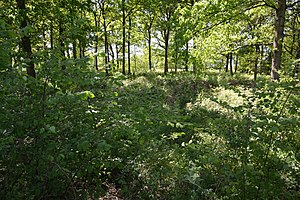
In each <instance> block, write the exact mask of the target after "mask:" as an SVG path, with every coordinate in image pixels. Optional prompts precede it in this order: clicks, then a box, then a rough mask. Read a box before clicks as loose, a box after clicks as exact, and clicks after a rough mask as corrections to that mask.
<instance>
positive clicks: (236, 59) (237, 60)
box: [234, 54, 239, 73]
mask: <svg viewBox="0 0 300 200" xmlns="http://www.w3.org/2000/svg"><path fill="white" fill-rule="evenodd" d="M238 63H239V55H238V54H236V56H235V67H234V73H236V72H237V68H238Z"/></svg>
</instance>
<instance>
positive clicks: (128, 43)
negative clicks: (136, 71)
mask: <svg viewBox="0 0 300 200" xmlns="http://www.w3.org/2000/svg"><path fill="white" fill-rule="evenodd" d="M128 20H129V27H128V41H127V48H128V52H127V56H128V60H127V62H128V74H131V69H130V39H131V38H130V37H131V35H130V31H131V18H130V15H129V18H128Z"/></svg>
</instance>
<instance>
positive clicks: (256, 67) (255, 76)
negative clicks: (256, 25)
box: [254, 44, 259, 81]
mask: <svg viewBox="0 0 300 200" xmlns="http://www.w3.org/2000/svg"><path fill="white" fill-rule="evenodd" d="M255 51H256V58H255V63H254V81H256V80H257V72H258V57H259V55H258V54H259V45H258V44H256V45H255Z"/></svg>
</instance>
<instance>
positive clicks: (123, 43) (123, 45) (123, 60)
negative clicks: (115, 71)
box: [122, 0, 126, 74]
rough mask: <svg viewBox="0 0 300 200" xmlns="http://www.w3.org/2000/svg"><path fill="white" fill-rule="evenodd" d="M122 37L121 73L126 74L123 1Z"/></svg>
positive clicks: (123, 0) (123, 10) (123, 3)
mask: <svg viewBox="0 0 300 200" xmlns="http://www.w3.org/2000/svg"><path fill="white" fill-rule="evenodd" d="M122 18H123V21H122V28H123V29H122V31H123V32H122V35H123V40H122V56H123V57H122V73H123V74H126V71H125V53H126V52H125V46H126V30H125V26H126V21H125V20H126V16H125V0H122Z"/></svg>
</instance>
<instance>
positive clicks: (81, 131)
mask: <svg viewBox="0 0 300 200" xmlns="http://www.w3.org/2000/svg"><path fill="white" fill-rule="evenodd" d="M68 73H69V74H68V75H67V77H64V78H63V80H64V81H65V83H63V82H60V80H61V79H62V77H57V76H54V74H48V75H46V76H45V78H44V79H40V80H35V79H31V78H29V77H26V76H22V75H19V74H16V73H14V72H5V73H1V82H0V85H1V88H3V89H2V90H1V93H0V94H1V99H0V102H1V108H0V109H1V112H0V119H1V120H0V121H1V122H0V123H1V124H0V125H1V126H0V133H1V138H0V150H1V152H2V153H1V156H0V158H1V162H0V183H1V184H0V189H1V190H0V191H1V192H0V196H1V199H88V198H89V199H97V198H99V196H101V195H104V194H105V193H106V192H107V190H108V188H107V185H109V184H113V185H115V187H116V188H118V189H120V194H119V195H120V196H121V197H122V198H123V199H298V198H300V193H299V191H300V188H299V186H300V183H299V180H300V177H299V176H300V171H299V167H300V137H299V135H300V134H299V130H300V129H299V125H300V122H299V118H300V115H299V113H300V112H299V108H300V99H299V81H298V82H297V81H295V80H292V79H286V80H285V79H283V80H282V81H281V82H280V83H270V82H268V81H263V80H261V81H258V82H257V83H256V84H255V85H254V84H252V81H249V79H248V78H247V77H242V76H241V77H235V79H234V80H233V79H231V78H227V79H223V78H218V75H215V77H214V76H212V75H209V76H196V75H194V74H187V73H186V74H184V73H183V74H170V75H167V76H165V75H162V74H161V75H159V74H155V73H150V74H144V75H138V76H136V77H125V76H123V75H121V74H115V75H114V76H111V77H106V76H105V75H104V74H101V73H100V74H99V73H94V72H84V71H82V72H78V71H69V72H68ZM78 73H79V74H78ZM69 76H70V77H76V80H74V79H68V77H69Z"/></svg>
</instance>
